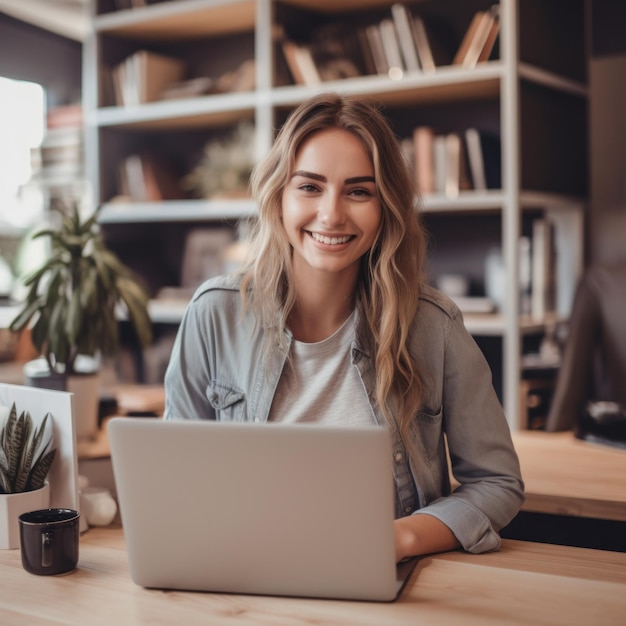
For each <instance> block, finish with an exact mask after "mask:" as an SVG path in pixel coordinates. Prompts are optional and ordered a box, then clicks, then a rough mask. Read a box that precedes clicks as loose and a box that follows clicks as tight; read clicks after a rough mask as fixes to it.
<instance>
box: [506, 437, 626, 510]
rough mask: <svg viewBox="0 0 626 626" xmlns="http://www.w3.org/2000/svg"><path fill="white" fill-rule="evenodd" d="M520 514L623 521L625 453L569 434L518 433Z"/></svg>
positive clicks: (515, 442) (625, 485)
mask: <svg viewBox="0 0 626 626" xmlns="http://www.w3.org/2000/svg"><path fill="white" fill-rule="evenodd" d="M513 443H514V444H515V449H516V450H517V453H518V455H519V459H520V465H521V468H522V477H523V478H524V483H525V487H526V503H525V504H524V507H523V509H524V510H525V511H535V512H539V513H552V514H560V515H574V516H580V517H597V518H600V519H607V520H617V521H626V450H621V449H618V448H612V447H610V446H605V445H600V444H595V443H589V442H586V441H582V440H580V439H576V438H575V437H574V435H573V434H572V433H571V432H563V433H546V432H542V431H518V432H515V433H513Z"/></svg>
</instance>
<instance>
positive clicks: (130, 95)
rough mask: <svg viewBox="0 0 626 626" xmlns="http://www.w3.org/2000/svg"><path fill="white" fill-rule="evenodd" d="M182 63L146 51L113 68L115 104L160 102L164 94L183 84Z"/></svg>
mask: <svg viewBox="0 0 626 626" xmlns="http://www.w3.org/2000/svg"><path fill="white" fill-rule="evenodd" d="M185 70H186V64H185V62H184V61H181V60H180V59H177V58H175V57H171V56H168V55H164V54H159V53H156V52H151V51H148V50H138V51H137V52H135V53H134V54H131V55H130V56H128V57H126V59H124V61H122V63H120V64H118V65H117V66H115V67H114V68H113V71H112V78H113V91H114V94H115V102H116V104H118V105H120V106H130V105H136V104H143V103H146V102H154V101H155V100H160V99H161V97H162V94H163V92H164V91H165V90H166V89H167V88H168V87H170V86H171V85H172V84H174V83H179V82H180V81H182V79H183V77H184V75H185Z"/></svg>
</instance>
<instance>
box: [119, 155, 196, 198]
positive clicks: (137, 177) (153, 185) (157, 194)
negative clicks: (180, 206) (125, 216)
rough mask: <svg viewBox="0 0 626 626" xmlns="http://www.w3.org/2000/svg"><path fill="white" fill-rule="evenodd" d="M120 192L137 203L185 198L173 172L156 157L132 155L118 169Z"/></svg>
mask: <svg viewBox="0 0 626 626" xmlns="http://www.w3.org/2000/svg"><path fill="white" fill-rule="evenodd" d="M118 181H119V182H118V185H119V192H120V194H121V195H122V196H125V197H127V198H130V199H131V200H133V201H135V202H161V201H163V200H175V199H178V198H182V197H183V195H184V194H183V193H182V190H181V186H180V183H179V181H178V178H177V177H176V176H175V174H174V172H173V170H172V169H171V168H170V167H169V166H168V165H167V164H166V163H164V162H163V161H162V160H161V159H159V158H158V157H156V155H146V154H130V155H128V156H127V157H126V158H124V159H123V160H122V161H121V163H120V165H119V168H118Z"/></svg>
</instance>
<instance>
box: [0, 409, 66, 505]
mask: <svg viewBox="0 0 626 626" xmlns="http://www.w3.org/2000/svg"><path fill="white" fill-rule="evenodd" d="M48 419H50V420H52V415H51V414H50V413H47V414H46V415H45V417H44V418H43V420H42V422H41V424H40V425H39V427H38V428H34V426H33V420H32V417H31V416H30V413H28V411H23V412H22V413H21V414H20V416H19V417H17V409H16V407H15V403H13V405H12V406H11V411H10V413H9V416H8V418H7V420H6V422H5V424H4V426H3V428H2V432H0V493H4V494H6V493H21V492H23V491H34V490H35V489H41V487H43V485H44V481H45V479H46V476H47V475H48V471H49V470H50V467H51V465H52V461H54V457H55V455H56V448H52V449H49V448H50V446H51V444H52V429H51V428H46V425H47V423H48Z"/></svg>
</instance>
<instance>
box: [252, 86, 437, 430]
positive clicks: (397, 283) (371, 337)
mask: <svg viewBox="0 0 626 626" xmlns="http://www.w3.org/2000/svg"><path fill="white" fill-rule="evenodd" d="M327 128H339V129H343V130H345V131H348V132H350V133H352V134H353V135H355V136H356V137H357V138H358V139H360V140H361V142H362V143H363V145H364V146H365V148H366V150H367V152H368V154H369V156H370V158H371V160H372V163H373V165H374V175H375V178H376V187H377V190H378V194H379V199H380V203H381V213H382V222H381V227H380V232H379V235H378V238H377V240H376V242H375V243H374V245H373V247H372V249H371V250H370V251H369V253H367V254H365V255H364V256H363V258H362V260H361V268H360V274H359V280H358V282H357V287H356V290H355V294H354V303H355V306H356V307H357V308H358V309H359V311H360V314H361V315H360V317H359V319H360V324H359V328H357V334H358V337H359V341H360V342H361V344H362V345H363V346H364V348H365V349H366V350H367V351H368V353H369V354H370V355H371V356H372V357H373V358H374V366H375V371H376V389H375V401H376V402H377V403H378V405H379V406H380V408H381V412H382V414H383V415H384V417H385V419H386V420H388V421H389V420H396V421H397V423H398V425H399V427H400V431H401V432H402V433H405V432H406V430H407V428H408V427H409V425H410V423H411V421H412V419H413V418H414V416H415V414H416V412H417V411H418V409H419V406H420V401H421V398H422V391H423V376H422V373H421V372H420V371H419V368H418V366H417V363H416V360H415V357H414V356H413V355H412V354H411V353H410V351H409V345H410V341H409V340H410V334H411V332H412V328H413V319H414V317H415V314H416V311H417V307H418V300H419V290H420V285H421V279H422V269H423V260H424V253H425V247H426V242H425V232H424V229H423V227H422V225H421V221H420V218H419V214H418V209H417V206H416V200H415V198H416V193H415V192H416V189H415V187H414V184H413V181H412V177H411V176H410V174H409V170H408V167H407V163H406V161H405V159H404V157H403V155H402V153H401V151H400V147H399V143H398V140H397V139H396V137H395V135H394V134H393V131H392V130H391V128H390V126H389V124H388V123H387V121H386V119H385V117H384V116H383V115H382V113H381V112H380V110H379V108H378V107H377V106H376V105H375V104H373V103H368V102H366V101H363V100H362V99H356V98H349V97H343V96H340V95H338V94H335V93H323V94H320V95H317V96H314V97H313V98H311V99H309V100H308V101H306V102H304V103H303V104H301V105H300V106H299V107H298V108H297V109H295V110H294V111H293V112H292V113H291V115H290V116H289V118H288V119H287V121H286V123H285V124H284V125H283V126H282V128H281V130H280V132H279V133H278V136H277V138H276V141H275V142H274V145H273V147H272V148H271V150H270V151H269V153H268V155H267V156H266V158H265V159H264V160H263V161H262V162H260V163H259V164H258V165H257V166H256V167H255V169H254V171H253V172H252V176H251V178H250V187H251V192H252V195H253V197H254V198H255V200H256V202H257V205H258V209H259V217H258V220H257V222H256V224H255V226H254V230H253V233H252V237H251V253H250V256H249V259H248V261H247V262H246V263H245V264H244V266H243V268H242V270H241V273H242V282H241V294H242V298H243V300H244V303H245V304H246V306H249V307H250V308H251V309H252V310H253V311H254V312H255V314H256V316H257V320H258V322H259V323H260V324H261V325H262V327H263V328H264V331H265V333H266V337H267V341H266V346H265V347H266V354H269V352H270V351H273V350H274V349H276V347H283V348H284V347H285V343H286V338H285V333H284V330H285V327H286V321H287V317H288V315H289V312H290V310H291V308H292V307H293V306H294V303H295V290H294V288H293V281H292V267H291V254H292V250H291V246H290V244H289V241H288V239H287V236H286V233H285V230H284V228H283V226H282V222H281V201H282V193H283V190H284V188H285V186H286V185H287V183H288V181H289V179H290V177H291V174H292V172H293V171H294V167H295V161H296V155H297V152H298V149H299V148H300V146H301V145H302V144H303V142H304V141H305V140H306V139H307V138H309V137H310V136H311V135H312V134H313V133H316V132H318V131H321V130H323V129H327Z"/></svg>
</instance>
